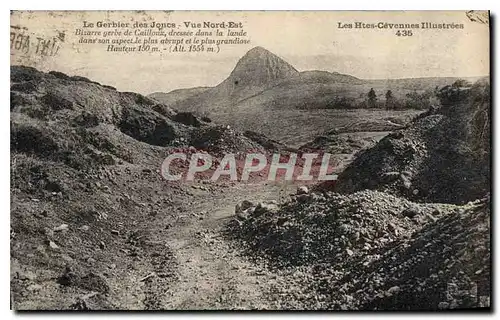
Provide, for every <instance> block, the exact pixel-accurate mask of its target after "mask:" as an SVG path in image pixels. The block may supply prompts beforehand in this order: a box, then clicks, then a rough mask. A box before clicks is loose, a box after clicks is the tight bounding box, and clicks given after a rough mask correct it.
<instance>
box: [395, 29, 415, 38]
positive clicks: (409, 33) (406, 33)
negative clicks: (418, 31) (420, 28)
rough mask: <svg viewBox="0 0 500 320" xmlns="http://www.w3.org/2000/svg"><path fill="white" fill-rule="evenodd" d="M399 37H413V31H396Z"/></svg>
mask: <svg viewBox="0 0 500 320" xmlns="http://www.w3.org/2000/svg"><path fill="white" fill-rule="evenodd" d="M396 35H397V36H398V37H411V36H412V35H413V31H412V30H398V31H396Z"/></svg>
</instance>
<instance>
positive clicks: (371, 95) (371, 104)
mask: <svg viewBox="0 0 500 320" xmlns="http://www.w3.org/2000/svg"><path fill="white" fill-rule="evenodd" d="M376 106H377V94H376V93H375V90H373V88H371V89H370V91H369V92H368V108H375V107H376Z"/></svg>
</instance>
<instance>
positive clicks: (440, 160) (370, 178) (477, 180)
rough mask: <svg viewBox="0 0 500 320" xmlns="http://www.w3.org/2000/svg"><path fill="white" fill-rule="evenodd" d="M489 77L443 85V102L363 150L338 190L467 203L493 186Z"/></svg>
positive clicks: (341, 178) (347, 171) (345, 173)
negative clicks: (464, 84) (465, 83)
mask: <svg viewBox="0 0 500 320" xmlns="http://www.w3.org/2000/svg"><path fill="white" fill-rule="evenodd" d="M489 99H490V96H489V82H486V81H481V82H477V83H476V84H474V86H472V87H471V88H452V87H445V88H443V89H442V90H441V104H442V106H441V107H440V108H438V109H437V110H431V111H430V112H428V113H427V114H423V115H421V116H419V117H417V118H416V120H415V122H414V124H413V125H411V126H410V127H409V128H407V129H405V130H399V131H396V132H394V133H392V134H390V135H389V136H387V137H386V138H384V139H382V140H381V141H380V142H379V143H378V144H377V145H376V146H375V147H374V148H372V149H369V150H367V151H366V152H364V153H362V154H360V155H359V156H358V157H357V158H356V160H355V161H354V162H353V163H352V164H351V165H350V166H349V167H348V168H347V169H346V170H345V171H344V172H343V173H342V174H341V175H340V176H339V180H338V184H337V186H338V189H337V190H338V191H339V192H344V193H350V192H354V191H357V190H363V189H373V190H382V191H387V192H390V193H394V194H398V195H402V196H405V197H408V198H410V199H414V200H424V201H435V202H448V203H465V202H468V201H471V200H475V199H478V198H480V197H482V196H484V195H485V194H487V193H488V192H489V190H490V143H489V139H490V138H489V137H490V127H489V124H490V100H489Z"/></svg>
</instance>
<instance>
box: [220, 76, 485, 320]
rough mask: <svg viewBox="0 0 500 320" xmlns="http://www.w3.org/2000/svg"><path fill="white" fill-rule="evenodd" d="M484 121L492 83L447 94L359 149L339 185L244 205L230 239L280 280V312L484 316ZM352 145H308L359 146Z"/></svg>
mask: <svg viewBox="0 0 500 320" xmlns="http://www.w3.org/2000/svg"><path fill="white" fill-rule="evenodd" d="M489 119H490V97H489V83H488V82H478V83H476V84H474V85H473V86H472V87H471V88H460V87H451V86H447V87H444V88H443V89H442V90H441V107H440V108H439V109H431V110H429V111H428V112H427V113H424V114H421V115H419V116H417V117H416V119H415V121H414V122H413V123H412V124H410V125H408V126H407V127H406V128H402V129H401V128H400V129H399V130H396V131H394V132H393V133H391V134H389V135H388V136H387V137H385V138H383V139H382V140H381V141H379V142H378V143H377V144H376V145H375V146H373V147H371V148H367V149H364V150H362V151H360V152H358V154H356V155H355V158H354V161H353V162H352V163H351V164H350V165H349V166H348V168H347V169H346V170H345V171H344V172H342V173H341V175H340V179H339V180H338V181H337V183H336V184H335V185H334V186H333V187H332V186H328V187H325V186H322V185H317V186H314V187H313V188H312V190H309V189H308V188H306V187H301V188H298V189H297V192H296V194H293V195H291V197H290V198H289V199H288V200H287V201H285V202H284V203H282V204H277V203H269V202H268V203H266V202H261V203H252V202H242V203H241V204H240V205H238V206H237V207H236V208H235V213H236V218H235V219H233V220H232V221H231V222H230V223H228V229H227V234H226V236H227V237H228V238H229V239H232V240H233V241H234V243H235V246H242V247H243V253H244V254H246V255H247V256H249V257H250V258H251V259H253V261H255V262H256V263H258V264H261V265H263V266H265V267H266V268H268V269H269V270H272V272H273V273H276V274H278V275H279V276H278V281H277V283H276V284H275V285H274V286H273V287H272V288H271V289H269V293H268V294H269V295H270V296H271V297H273V299H274V300H275V301H276V306H277V307H278V308H284V309H319V310H324V309H328V310H331V309H335V310H339V309H340V310H426V311H429V310H440V309H464V308H485V309H487V308H489V307H490V296H491V288H490V281H491V270H490V266H491V262H492V261H491V255H490V243H491V238H490V235H491V226H490V221H491V201H490V196H489V192H490V180H489V179H490V171H489V170H490V163H489V159H490V143H489V139H490V138H489V137H490V133H489V130H490V129H489V125H490V123H489ZM333 136H334V137H335V133H334V134H333ZM347 142H348V141H340V140H339V139H338V137H337V139H333V140H332V139H323V140H321V141H319V140H317V141H314V142H313V143H311V144H309V147H311V146H312V147H320V148H321V147H323V148H324V147H327V148H331V149H332V150H335V148H338V147H340V148H359V147H360V146H356V145H349V144H347ZM307 147H308V146H307V145H306V146H304V148H307ZM331 190H335V191H341V192H340V193H338V192H331Z"/></svg>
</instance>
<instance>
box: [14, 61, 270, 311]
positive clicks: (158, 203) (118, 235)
mask: <svg viewBox="0 0 500 320" xmlns="http://www.w3.org/2000/svg"><path fill="white" fill-rule="evenodd" d="M10 109H11V136H10V140H11V213H10V216H11V235H10V237H11V288H12V307H13V308H15V309H17V310H27V309H28V310H33V309H43V310H60V309H70V310H71V309H107V310H109V309H160V308H166V307H165V306H164V305H162V304H161V303H160V300H161V299H162V297H164V296H165V295H166V292H167V290H169V286H170V284H172V283H175V282H176V281H178V280H176V279H177V278H176V277H177V273H176V272H177V271H176V270H177V269H176V264H177V262H176V257H175V254H174V253H173V252H172V250H171V248H170V244H169V243H165V238H166V237H167V235H168V234H169V229H170V228H172V227H173V226H174V225H175V224H176V223H178V220H179V219H182V218H183V217H185V216H186V215H188V216H189V217H191V214H194V213H192V212H191V210H192V209H190V208H191V205H192V203H193V201H194V200H193V199H198V200H199V198H198V197H195V196H194V192H201V193H202V195H206V196H207V197H208V198H209V199H210V198H212V197H217V196H219V195H222V194H223V193H224V192H225V191H226V188H227V185H224V184H220V185H219V184H209V183H208V184H207V183H203V184H202V183H201V182H200V181H195V182H194V183H193V185H192V186H191V185H188V184H182V183H179V182H166V181H165V180H164V179H163V178H162V176H161V175H160V166H161V164H162V162H163V160H164V158H165V156H166V155H167V154H168V153H169V152H171V151H185V152H187V151H188V152H189V153H193V152H197V151H198V152H209V153H211V154H213V155H214V156H218V155H221V154H225V153H227V152H244V151H246V150H249V149H251V150H265V148H266V147H264V146H263V145H261V143H262V144H264V145H266V146H270V145H274V142H273V141H270V140H268V139H266V138H265V137H263V136H260V135H257V134H252V133H247V134H243V133H240V132H237V131H234V130H232V129H230V128H227V127H222V126H217V125H212V124H209V123H207V122H205V121H203V120H201V119H198V118H196V117H195V116H193V115H192V114H191V113H187V112H181V113H176V112H175V111H173V110H172V109H170V108H169V107H167V106H165V105H163V104H159V103H157V102H155V101H153V100H151V99H149V98H146V97H144V96H142V95H139V94H135V93H128V92H118V91H116V90H115V89H114V88H112V87H109V86H105V85H101V84H99V83H96V82H93V81H91V80H89V79H86V78H82V77H70V76H68V75H65V74H63V73H60V72H49V73H44V72H40V71H38V70H36V69H33V68H28V67H22V66H13V67H11V105H10ZM276 146H277V145H276ZM174 169H175V168H174ZM205 202H206V201H205ZM197 214H199V213H197ZM196 219H198V217H197V216H196ZM151 274H153V275H154V276H151Z"/></svg>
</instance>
